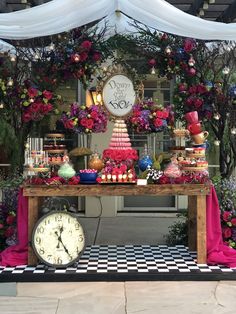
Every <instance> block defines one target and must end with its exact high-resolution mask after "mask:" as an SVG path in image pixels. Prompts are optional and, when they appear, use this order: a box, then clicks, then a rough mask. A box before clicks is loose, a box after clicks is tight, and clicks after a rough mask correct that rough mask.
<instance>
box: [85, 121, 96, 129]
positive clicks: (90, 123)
mask: <svg viewBox="0 0 236 314" xmlns="http://www.w3.org/2000/svg"><path fill="white" fill-rule="evenodd" d="M93 125H94V122H93V119H87V123H86V128H88V129H92V128H93Z"/></svg>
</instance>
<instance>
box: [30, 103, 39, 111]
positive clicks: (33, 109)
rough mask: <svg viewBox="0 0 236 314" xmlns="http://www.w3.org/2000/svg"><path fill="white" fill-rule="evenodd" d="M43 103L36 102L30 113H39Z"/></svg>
mask: <svg viewBox="0 0 236 314" xmlns="http://www.w3.org/2000/svg"><path fill="white" fill-rule="evenodd" d="M41 105H42V104H41V103H36V102H34V103H33V104H32V105H31V106H30V111H31V112H38V111H39V110H40V109H41Z"/></svg>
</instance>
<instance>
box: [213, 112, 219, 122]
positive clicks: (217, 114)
mask: <svg viewBox="0 0 236 314" xmlns="http://www.w3.org/2000/svg"><path fill="white" fill-rule="evenodd" d="M213 118H214V119H215V120H220V114H219V113H218V112H216V113H214V116H213Z"/></svg>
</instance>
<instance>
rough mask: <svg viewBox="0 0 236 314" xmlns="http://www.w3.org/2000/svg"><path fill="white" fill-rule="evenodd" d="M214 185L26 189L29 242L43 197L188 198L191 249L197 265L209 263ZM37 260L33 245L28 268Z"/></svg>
mask: <svg viewBox="0 0 236 314" xmlns="http://www.w3.org/2000/svg"><path fill="white" fill-rule="evenodd" d="M209 192H210V186H209V185H204V184H163V185H157V184H149V185H144V186H138V185H128V184H127V185H125V184H121V185H120V184H118V185H100V184H97V185H82V184H81V185H59V186H55V185H51V186H47V185H43V186H38V185H33V186H24V187H23V195H24V196H28V198H29V211H28V239H29V244H30V243H31V235H32V230H33V227H34V225H35V223H36V221H37V220H38V217H39V208H40V204H41V200H42V198H43V197H48V196H126V195H150V196H155V195H156V196H162V195H187V196H188V204H189V205H188V217H189V224H188V236H189V248H190V250H197V262H198V263H200V264H204V263H206V195H208V194H209ZM36 264H37V258H36V256H35V255H34V252H33V250H32V248H31V246H30V245H29V250H28V265H36Z"/></svg>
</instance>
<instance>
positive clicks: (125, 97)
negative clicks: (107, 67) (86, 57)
mask: <svg viewBox="0 0 236 314" xmlns="http://www.w3.org/2000/svg"><path fill="white" fill-rule="evenodd" d="M102 98H103V102H104V105H105V106H106V108H107V110H108V111H109V112H110V113H111V114H112V115H113V116H115V117H124V116H126V115H127V114H128V113H129V112H130V111H131V110H132V107H133V105H134V103H135V98H136V96H135V91H134V85H133V83H132V81H131V80H130V79H129V78H128V77H127V76H125V75H122V74H118V75H114V76H112V77H110V78H109V79H108V80H107V82H106V83H105V85H104V87H103V91H102Z"/></svg>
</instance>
